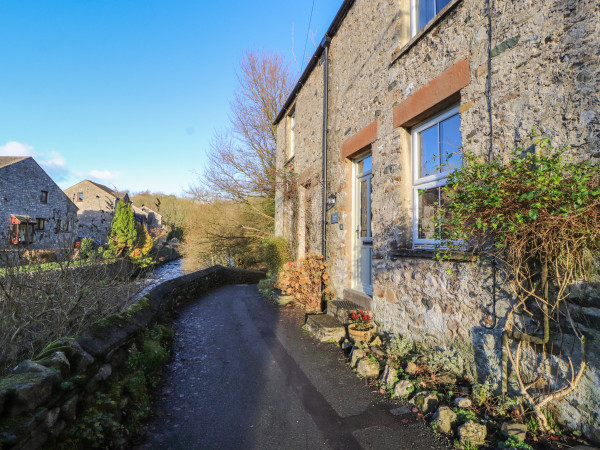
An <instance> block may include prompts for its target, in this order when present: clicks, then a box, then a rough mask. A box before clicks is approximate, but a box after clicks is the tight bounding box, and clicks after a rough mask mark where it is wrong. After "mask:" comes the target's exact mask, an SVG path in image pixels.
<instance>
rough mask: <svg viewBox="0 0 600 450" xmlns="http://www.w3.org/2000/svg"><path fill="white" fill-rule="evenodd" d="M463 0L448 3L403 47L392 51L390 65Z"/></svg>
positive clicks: (453, 0)
mask: <svg viewBox="0 0 600 450" xmlns="http://www.w3.org/2000/svg"><path fill="white" fill-rule="evenodd" d="M461 1H462V0H452V1H451V2H450V3H448V4H447V5H446V6H445V7H444V9H442V10H441V11H440V12H439V13H437V15H436V16H435V17H434V18H433V19H431V20H430V21H429V22H428V23H427V25H425V26H424V27H423V28H422V29H421V30H419V32H418V33H417V34H415V35H414V36H413V37H412V38H411V39H410V40H409V41H408V42H407V43H406V44H404V45H403V46H402V47H400V48H398V49H396V50H395V51H394V52H393V53H392V62H391V63H390V66H392V65H394V63H395V62H396V61H398V60H399V59H400V58H401V57H402V56H403V55H405V54H406V53H408V51H409V50H410V49H411V48H413V47H414V46H415V45H416V44H417V42H419V41H420V40H421V39H422V38H423V36H425V35H426V34H427V33H429V31H430V30H431V29H432V28H433V27H435V26H436V25H437V24H438V23H440V22H441V21H442V19H443V18H444V17H446V16H447V15H448V13H449V12H450V11H452V10H453V9H454V7H455V6H456V5H457V4H458V3H460V2H461Z"/></svg>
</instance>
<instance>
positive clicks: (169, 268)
mask: <svg viewBox="0 0 600 450" xmlns="http://www.w3.org/2000/svg"><path fill="white" fill-rule="evenodd" d="M182 262H183V259H176V260H174V261H169V262H168V263H165V264H162V265H160V266H158V267H156V268H155V269H154V270H153V271H152V272H150V273H148V274H147V275H146V276H144V277H143V278H139V279H138V280H137V281H135V283H137V284H138V285H139V291H137V293H136V294H134V298H135V301H138V300H139V299H140V298H142V297H143V296H144V294H145V293H146V292H148V291H149V290H150V289H152V288H153V287H155V286H158V285H159V284H160V283H162V282H163V281H167V280H172V279H173V278H177V277H180V276H182V275H185V273H184V272H183V269H182V267H181V265H182Z"/></svg>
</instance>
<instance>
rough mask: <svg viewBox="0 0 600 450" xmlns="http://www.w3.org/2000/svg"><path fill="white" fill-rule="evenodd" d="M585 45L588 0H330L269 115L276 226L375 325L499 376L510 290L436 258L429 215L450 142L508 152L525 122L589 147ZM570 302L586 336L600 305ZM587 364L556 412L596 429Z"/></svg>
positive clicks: (598, 6)
mask: <svg viewBox="0 0 600 450" xmlns="http://www.w3.org/2000/svg"><path fill="white" fill-rule="evenodd" d="M599 49H600V3H599V2H597V1H595V0H580V1H577V2H566V1H563V0H550V1H547V2H535V1H531V0H515V1H503V2H492V1H489V0H437V1H433V0H400V1H398V0H377V1H371V0H346V1H344V3H343V4H342V6H341V8H340V10H339V12H338V14H337V16H336V17H335V19H334V21H333V22H332V24H331V26H330V28H329V29H328V31H327V33H326V35H325V37H324V38H323V40H322V42H321V43H320V45H319V46H318V48H317V49H316V51H315V53H314V55H313V57H312V58H311V60H310V62H309V63H308V66H307V67H306V70H305V71H304V72H303V73H302V75H301V77H300V79H299V81H298V83H297V85H296V86H295V88H294V90H293V91H292V93H291V95H290V96H289V98H288V100H287V102H286V103H285V105H284V107H283V108H282V110H281V111H280V113H279V115H278V117H277V118H276V121H275V124H276V125H277V169H278V174H279V181H280V183H279V185H278V190H277V193H276V216H275V217H276V219H275V222H276V228H275V230H276V234H277V235H279V236H283V237H285V238H287V239H288V240H289V241H290V242H291V243H292V247H293V251H294V252H295V254H296V256H297V257H302V256H303V255H305V254H306V253H307V252H311V251H312V252H317V253H323V254H324V255H325V256H326V260H327V262H328V265H329V272H330V277H331V283H332V286H333V288H334V289H335V291H336V293H337V296H338V299H343V300H350V301H352V302H354V303H356V304H358V305H360V306H362V307H364V308H367V309H370V310H372V311H373V313H374V317H375V321H376V322H377V323H378V325H379V326H380V329H381V330H382V331H384V332H387V333H400V334H403V335H406V336H410V337H411V339H413V340H415V341H416V342H418V343H419V344H421V345H427V346H433V347H437V348H439V349H440V350H442V351H443V352H444V354H445V355H447V356H448V358H449V359H451V360H452V361H453V363H454V364H455V365H456V370H457V371H459V372H462V373H464V374H467V375H469V376H471V377H473V378H474V379H479V380H483V379H489V380H491V381H492V383H497V382H499V377H500V369H499V366H500V346H501V344H500V338H501V333H502V328H503V326H504V323H505V322H504V320H505V313H506V310H507V308H508V305H509V299H508V298H507V296H503V295H502V289H501V288H500V286H496V285H495V281H494V280H495V274H494V267H493V266H492V265H491V264H490V263H488V262H485V261H472V260H470V259H468V258H467V259H466V260H462V259H461V258H458V259H457V260H454V261H449V262H444V263H439V262H437V261H435V260H434V259H433V256H434V255H435V253H436V251H435V248H436V246H437V245H439V242H438V241H436V239H435V233H434V230H433V228H432V226H431V225H430V222H429V219H430V218H431V216H432V215H433V214H434V211H435V209H436V207H438V205H440V203H441V202H442V201H443V198H442V196H441V189H440V188H441V187H442V186H443V185H444V184H445V182H446V181H445V180H446V176H447V175H448V173H449V172H450V171H452V170H453V169H454V168H457V167H460V166H461V164H462V161H461V156H460V149H461V148H465V149H467V150H469V151H471V152H474V153H478V154H480V155H482V156H483V157H485V158H487V159H488V160H494V159H497V160H504V161H506V160H507V158H509V157H510V153H511V151H513V150H515V149H516V148H518V147H523V148H527V147H529V146H530V145H531V143H532V140H531V138H530V132H531V130H532V129H533V128H534V127H535V128H536V129H537V130H538V132H540V133H543V134H544V135H545V136H548V137H549V138H551V139H552V141H553V143H554V144H555V145H557V146H559V145H569V146H570V147H571V153H572V155H573V156H574V157H575V158H576V159H589V158H591V157H594V158H596V157H598V148H599V145H598V144H599V143H600V113H599V111H600V96H599V93H600V81H599V80H600V61H599V54H600V52H599ZM289 179H295V180H296V183H295V185H296V186H297V187H296V188H295V189H291V188H290V186H291V184H290V183H289V182H287V181H286V180H289ZM420 192H422V195H420ZM447 269H452V271H451V273H450V271H448V270H447ZM496 287H498V289H496ZM584 306H585V307H587V308H588V310H586V311H587V312H588V313H589V314H590V317H591V319H590V320H589V321H588V322H587V323H588V326H590V327H591V328H589V332H590V333H596V332H597V330H596V329H595V328H594V327H593V325H589V324H594V323H597V320H596V319H594V317H598V316H600V309H598V308H597V307H598V306H599V304H597V303H596V304H594V303H593V302H591V303H590V302H587V303H585V302H584ZM587 331H588V330H587V329H586V332H587ZM590 347H591V348H590V349H589V353H590V354H599V353H600V352H599V350H600V349H599V348H598V344H594V343H592V344H590ZM590 363H591V364H592V368H591V369H590V370H589V372H588V374H587V375H586V377H585V380H584V382H583V383H582V387H581V390H580V391H579V392H580V394H578V395H572V396H570V397H568V399H567V400H568V401H567V402H564V404H563V406H562V407H561V408H560V409H559V410H558V411H557V415H558V419H559V420H561V421H562V422H564V423H569V424H570V426H571V425H572V427H574V428H576V427H580V428H581V429H582V431H583V433H584V434H585V435H587V436H592V437H594V438H595V439H596V440H598V441H600V424H599V422H600V420H599V418H600V400H599V399H598V398H597V396H596V397H594V396H593V395H591V394H590V393H591V392H593V391H594V389H597V388H598V386H600V382H599V380H600V378H599V372H598V361H590Z"/></svg>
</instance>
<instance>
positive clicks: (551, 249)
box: [435, 136, 600, 429]
mask: <svg viewBox="0 0 600 450" xmlns="http://www.w3.org/2000/svg"><path fill="white" fill-rule="evenodd" d="M534 137H535V138H536V139H535V141H534V143H533V145H532V146H531V147H530V148H528V149H523V148H518V149H517V150H516V151H514V152H513V153H512V154H511V155H510V159H509V160H508V161H507V162H505V163H504V162H502V161H498V160H493V161H486V160H484V159H483V158H482V157H480V156H478V155H475V154H473V153H469V152H465V153H464V154H463V162H464V164H463V167H461V168H460V169H458V170H456V171H455V172H453V173H451V174H450V175H449V177H448V183H447V185H446V186H445V187H444V188H443V192H444V195H445V200H446V201H445V204H444V206H443V207H441V208H440V211H439V213H438V214H437V217H436V219H435V221H436V225H437V227H436V228H439V229H441V230H442V231H441V236H439V237H440V238H441V239H442V242H443V245H442V247H444V248H446V249H447V250H442V251H440V252H439V253H438V259H440V260H444V259H448V258H450V257H451V252H450V251H449V250H456V249H461V250H473V251H475V250H476V251H479V252H481V253H484V254H485V253H487V254H490V255H492V256H493V258H494V259H495V260H496V261H497V262H498V263H499V267H500V268H501V270H503V271H504V272H505V275H506V276H505V277H504V279H505V280H507V281H508V282H509V285H510V287H511V288H512V289H511V290H512V292H513V294H514V296H515V299H516V302H515V303H514V304H513V306H512V309H511V310H510V311H509V313H508V315H507V318H506V319H507V320H506V326H505V338H506V337H508V336H510V337H512V338H514V339H515V341H518V345H517V346H516V353H513V352H512V351H511V346H510V344H509V342H508V340H507V339H505V341H504V343H503V346H504V347H505V348H504V350H505V351H506V354H507V356H508V358H510V361H511V363H512V365H513V368H514V370H515V372H516V378H517V384H518V386H519V388H520V391H521V394H522V395H523V396H524V397H525V398H526V399H527V401H528V402H529V403H530V406H531V407H532V408H533V410H534V412H535V413H536V416H537V418H538V421H539V422H540V427H541V428H542V429H547V428H548V421H547V419H546V417H545V416H544V414H543V412H542V406H543V405H545V404H547V403H548V402H550V401H552V400H555V399H557V398H560V397H564V396H565V395H567V394H568V393H570V392H572V391H573V390H574V389H575V387H576V386H577V384H578V382H579V380H580V379H581V376H582V374H583V371H584V369H585V366H586V363H585V338H584V336H583V335H582V334H581V333H580V332H579V331H578V329H577V327H576V326H575V324H574V322H573V320H572V319H571V316H570V312H569V308H568V307H567V306H566V305H565V303H566V301H567V300H568V296H569V289H568V288H569V286H570V285H572V283H573V282H575V281H577V280H579V279H582V278H586V277H587V276H589V273H590V268H591V267H593V266H594V261H595V260H594V257H593V255H595V254H597V253H598V251H599V250H600V165H597V164H593V163H592V162H590V161H574V160H573V159H572V158H571V157H569V156H568V153H569V148H568V147H566V146H565V147H560V148H557V147H554V146H552V144H551V141H550V140H549V139H548V138H539V137H537V136H534ZM517 309H519V310H522V311H523V312H524V313H525V314H529V317H530V319H531V320H530V322H531V321H532V322H534V324H535V323H536V322H537V323H541V322H544V338H537V337H533V336H531V335H528V334H527V332H528V331H527V329H526V326H527V321H523V320H521V323H517V322H518V320H516V318H515V315H514V312H515V310H517ZM550 318H551V319H552V320H555V321H556V322H561V321H562V322H564V323H566V324H568V325H569V326H570V327H571V329H572V332H573V333H574V334H575V336H576V337H577V338H579V340H580V342H581V356H580V362H579V369H578V370H576V369H575V368H574V365H573V361H572V360H571V356H570V355H562V356H563V358H564V359H565V360H567V361H568V364H569V366H570V368H571V371H570V374H569V375H568V376H567V375H566V374H565V376H564V379H563V380H557V379H553V378H552V377H551V376H549V375H548V373H547V372H548V371H547V368H546V367H541V368H540V370H539V372H540V373H538V374H537V375H540V376H542V377H546V378H547V380H546V381H547V386H549V387H551V389H547V390H546V392H537V391H535V389H532V387H531V381H532V380H529V382H528V380H527V379H526V376H525V375H524V373H522V371H521V370H520V367H521V364H520V362H521V361H520V358H521V354H522V344H523V342H525V343H527V342H533V343H538V344H545V343H546V342H548V339H549V337H548V336H549V335H548V333H549V331H548V330H549V325H548V320H549V319H550ZM513 347H514V346H513Z"/></svg>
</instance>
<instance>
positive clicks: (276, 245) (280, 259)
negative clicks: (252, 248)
mask: <svg viewBox="0 0 600 450" xmlns="http://www.w3.org/2000/svg"><path fill="white" fill-rule="evenodd" d="M263 257H264V259H265V263H266V265H267V269H268V271H269V273H270V274H271V275H277V274H278V273H279V272H280V271H281V268H282V267H283V265H284V264H285V263H286V262H288V261H289V260H290V246H289V244H288V242H287V241H286V240H285V239H284V238H282V237H273V238H270V239H267V241H266V242H265V245H264V250H263Z"/></svg>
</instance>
